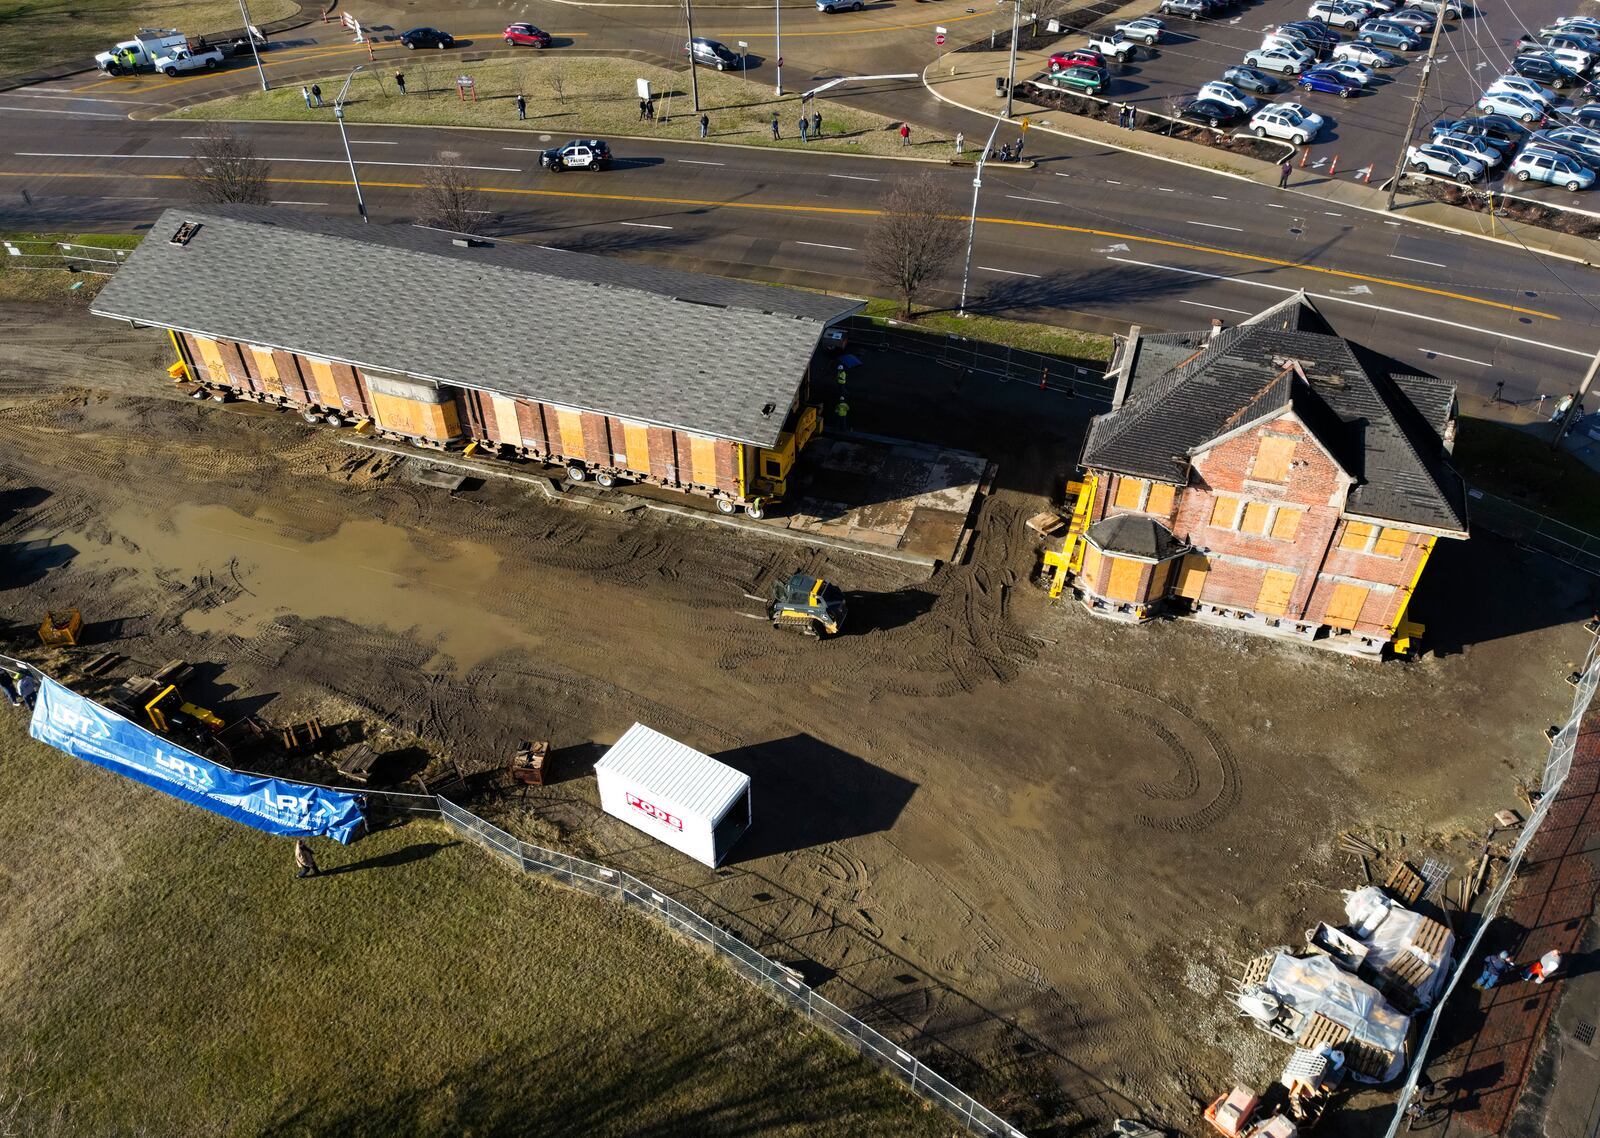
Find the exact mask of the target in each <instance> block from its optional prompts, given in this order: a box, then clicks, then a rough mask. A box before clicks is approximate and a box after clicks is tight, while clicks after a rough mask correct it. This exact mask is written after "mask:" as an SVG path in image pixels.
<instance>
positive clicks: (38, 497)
mask: <svg viewBox="0 0 1600 1138" xmlns="http://www.w3.org/2000/svg"><path fill="white" fill-rule="evenodd" d="M49 497H50V491H49V490H46V489H45V488H44V487H43V486H9V487H7V488H6V489H4V490H0V523H3V522H8V521H10V520H11V518H12V517H13V516H14V515H16V514H20V513H22V512H23V511H24V510H31V509H34V508H35V507H37V506H40V505H43V504H44V503H45V502H46V501H47V500H48V499H49Z"/></svg>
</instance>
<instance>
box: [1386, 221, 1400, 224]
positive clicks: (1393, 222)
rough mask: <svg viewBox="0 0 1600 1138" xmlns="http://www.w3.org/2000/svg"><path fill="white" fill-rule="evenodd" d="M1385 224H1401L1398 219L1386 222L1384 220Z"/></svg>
mask: <svg viewBox="0 0 1600 1138" xmlns="http://www.w3.org/2000/svg"><path fill="white" fill-rule="evenodd" d="M1384 224H1385V225H1399V224H1400V223H1399V222H1398V221H1386V222H1384Z"/></svg>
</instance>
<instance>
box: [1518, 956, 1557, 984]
mask: <svg viewBox="0 0 1600 1138" xmlns="http://www.w3.org/2000/svg"><path fill="white" fill-rule="evenodd" d="M1560 967H1561V953H1559V952H1557V951H1556V950H1555V949H1553V948H1552V949H1551V950H1550V951H1549V952H1547V953H1545V954H1544V955H1543V956H1541V957H1539V959H1538V960H1535V961H1534V962H1533V963H1532V964H1530V965H1528V967H1527V968H1525V969H1523V971H1522V978H1523V979H1524V980H1532V981H1533V982H1534V983H1535V984H1543V983H1544V982H1545V981H1546V980H1548V979H1550V977H1552V976H1554V975H1555V974H1556V970H1557V969H1559V968H1560Z"/></svg>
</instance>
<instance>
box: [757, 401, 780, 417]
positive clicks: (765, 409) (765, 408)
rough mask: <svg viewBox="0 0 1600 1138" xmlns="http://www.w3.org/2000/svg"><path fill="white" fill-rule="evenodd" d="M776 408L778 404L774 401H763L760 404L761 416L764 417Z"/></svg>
mask: <svg viewBox="0 0 1600 1138" xmlns="http://www.w3.org/2000/svg"><path fill="white" fill-rule="evenodd" d="M777 409H778V405H777V404H776V403H763V404H762V405H761V415H762V417H763V418H765V417H766V416H768V415H770V414H772V413H773V412H774V411H776V410H777Z"/></svg>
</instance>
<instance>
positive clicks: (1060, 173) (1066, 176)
mask: <svg viewBox="0 0 1600 1138" xmlns="http://www.w3.org/2000/svg"><path fill="white" fill-rule="evenodd" d="M1050 172H1051V173H1052V174H1054V175H1055V176H1056V177H1058V178H1070V177H1072V175H1071V174H1063V173H1062V172H1061V171H1060V170H1052V171H1050Z"/></svg>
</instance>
